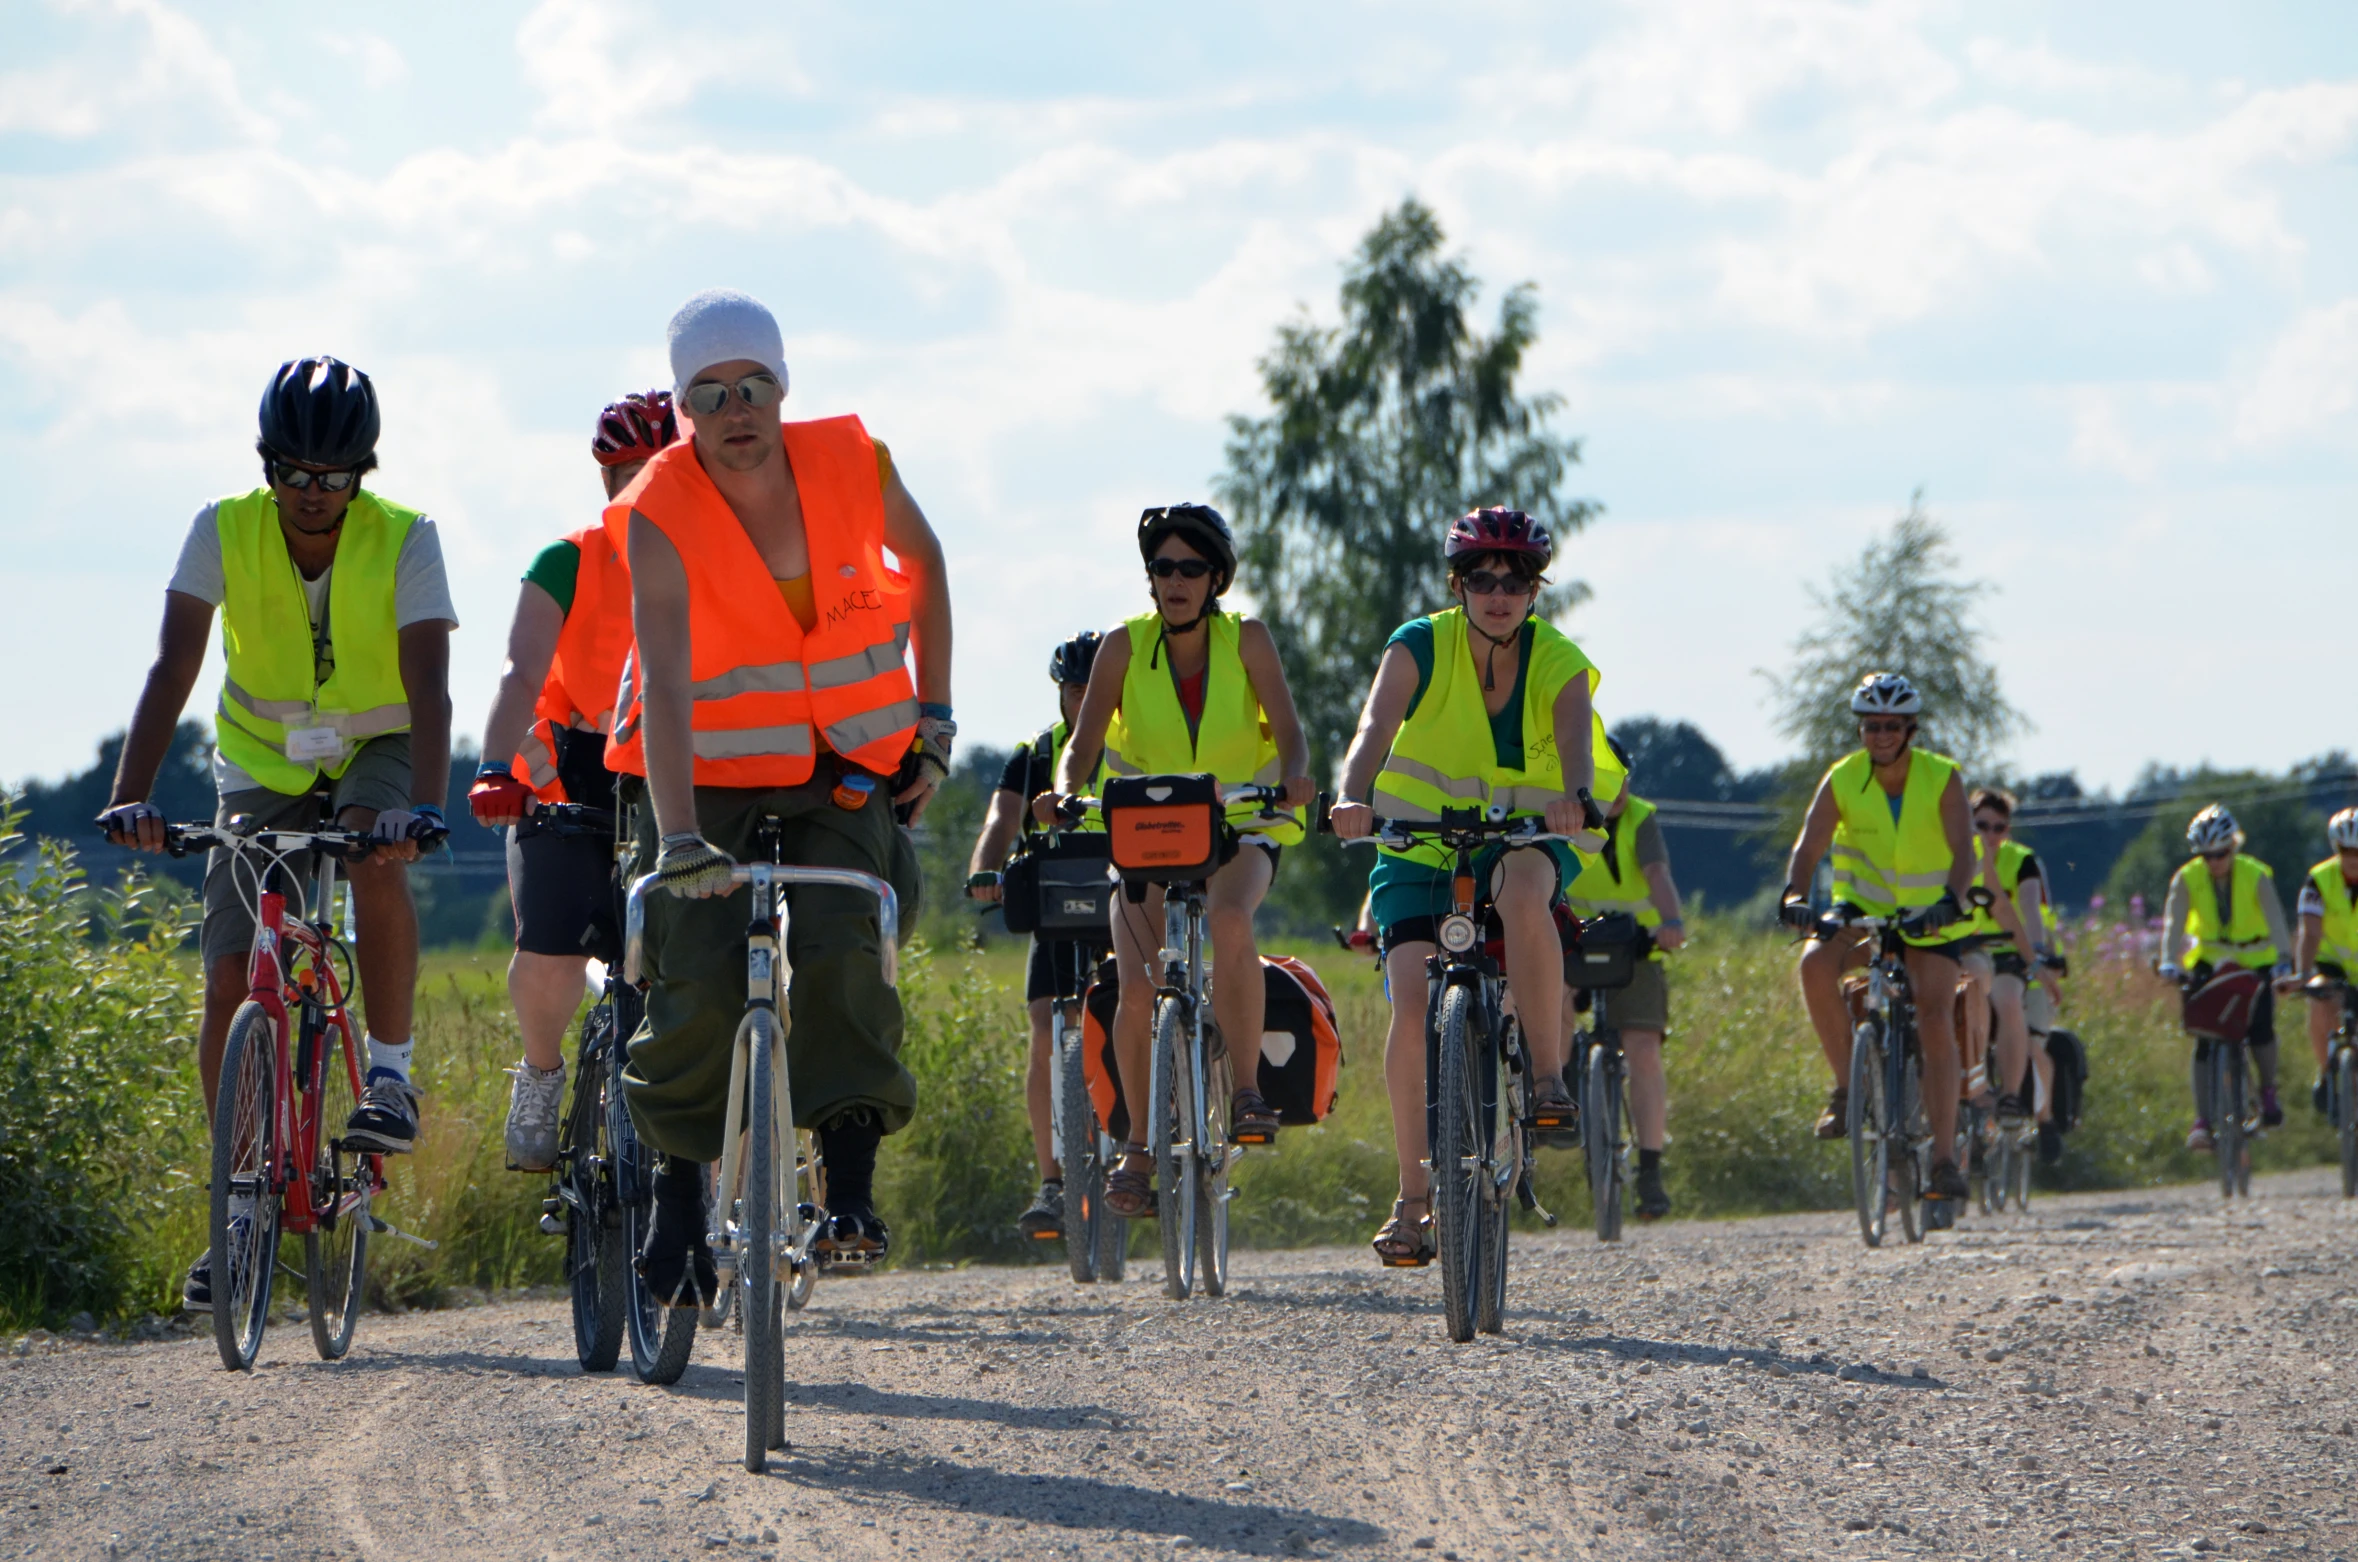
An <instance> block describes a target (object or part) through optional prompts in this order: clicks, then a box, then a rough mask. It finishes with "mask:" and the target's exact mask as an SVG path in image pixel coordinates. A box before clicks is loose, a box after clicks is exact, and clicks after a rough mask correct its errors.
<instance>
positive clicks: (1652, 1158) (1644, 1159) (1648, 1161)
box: [1638, 1149, 1662, 1172]
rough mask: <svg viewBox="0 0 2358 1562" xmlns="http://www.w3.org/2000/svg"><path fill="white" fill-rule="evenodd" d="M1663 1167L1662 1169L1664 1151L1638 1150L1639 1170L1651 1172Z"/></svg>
mask: <svg viewBox="0 0 2358 1562" xmlns="http://www.w3.org/2000/svg"><path fill="white" fill-rule="evenodd" d="M1661 1169H1662V1152H1661V1151H1660V1150H1645V1149H1641V1150H1639V1151H1638V1170H1639V1171H1642V1172H1649V1171H1650V1172H1658V1171H1660V1170H1661Z"/></svg>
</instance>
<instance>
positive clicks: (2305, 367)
mask: <svg viewBox="0 0 2358 1562" xmlns="http://www.w3.org/2000/svg"><path fill="white" fill-rule="evenodd" d="M2353 406H2358V298H2345V299H2343V300H2342V301H2341V302H2339V303H2337V304H2330V305H2327V306H2325V307H2324V308H2320V309H2311V310H2307V311H2305V312H2303V313H2302V314H2301V315H2300V317H2299V318H2297V319H2295V320H2294V321H2293V322H2292V324H2291V325H2290V326H2289V327H2287V328H2286V330H2285V332H2284V334H2283V335H2282V336H2280V337H2278V338H2277V339H2276V342H2275V343H2274V345H2272V346H2271V347H2270V348H2269V350H2268V354H2267V356H2266V358H2265V359H2263V360H2262V361H2261V363H2260V366H2259V369H2258V371H2257V373H2255V374H2254V375H2253V376H2252V379H2251V381H2250V383H2249V384H2248V385H2247V386H2245V387H2244V388H2243V391H2242V395H2241V396H2240V398H2239V399H2238V401H2237V404H2236V407H2235V439H2236V441H2237V443H2239V444H2242V445H2247V446H2267V445H2273V444H2279V443H2282V442H2284V441H2288V440H2294V439H2301V438H2305V437H2309V436H2312V435H2320V434H2324V433H2326V432H2327V431H2328V430H2330V429H2333V428H2334V427H2335V425H2337V424H2341V423H2344V422H2346V421H2348V419H2349V414H2350V410H2351V408H2352V407H2353Z"/></svg>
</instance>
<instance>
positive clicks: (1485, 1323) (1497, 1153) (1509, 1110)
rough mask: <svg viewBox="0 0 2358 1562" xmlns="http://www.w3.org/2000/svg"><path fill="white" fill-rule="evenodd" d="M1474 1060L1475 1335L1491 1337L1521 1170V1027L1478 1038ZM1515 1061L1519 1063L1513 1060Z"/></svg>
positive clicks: (1524, 1113) (1525, 1062)
mask: <svg viewBox="0 0 2358 1562" xmlns="http://www.w3.org/2000/svg"><path fill="white" fill-rule="evenodd" d="M1483 1040H1484V1045H1483V1046H1482V1048H1481V1049H1480V1052H1479V1054H1478V1055H1477V1058H1476V1062H1475V1077H1476V1078H1477V1079H1479V1080H1480V1081H1481V1082H1482V1086H1483V1094H1482V1101H1481V1110H1482V1146H1483V1151H1482V1163H1481V1165H1480V1167H1479V1168H1478V1180H1479V1184H1480V1187H1481V1190H1482V1238H1481V1242H1482V1289H1481V1291H1480V1293H1479V1294H1477V1295H1476V1297H1475V1298H1474V1332H1475V1333H1477V1334H1496V1333H1498V1332H1499V1331H1500V1330H1501V1329H1503V1328H1504V1327H1505V1326H1506V1284H1507V1238H1508V1235H1509V1230H1508V1226H1509V1222H1510V1220H1511V1219H1512V1217H1513V1214H1514V1197H1515V1183H1516V1179H1517V1178H1518V1177H1519V1176H1520V1175H1521V1173H1522V1170H1523V1155H1522V1149H1523V1125H1524V1123H1525V1121H1526V1120H1527V1119H1528V1116H1529V1111H1528V1108H1529V1103H1528V1102H1527V1101H1525V1100H1523V1099H1521V1097H1522V1095H1523V1092H1522V1091H1521V1090H1519V1089H1518V1088H1516V1080H1517V1077H1518V1076H1517V1074H1516V1072H1515V1070H1516V1069H1518V1068H1520V1069H1522V1070H1524V1073H1523V1074H1522V1075H1521V1077H1523V1078H1529V1077H1530V1075H1529V1066H1530V1062H1529V1060H1530V1053H1529V1052H1528V1051H1526V1050H1525V1048H1524V1046H1523V1037H1522V1032H1521V1029H1520V1027H1519V1026H1518V1025H1517V1023H1516V1022H1515V1021H1514V1020H1512V1019H1510V1020H1507V1021H1506V1022H1505V1023H1504V1024H1503V1025H1502V1026H1501V1027H1500V1028H1499V1029H1498V1030H1497V1031H1495V1032H1492V1033H1490V1034H1489V1035H1487V1036H1485V1037H1484V1038H1483ZM1517 1060H1519V1061H1517Z"/></svg>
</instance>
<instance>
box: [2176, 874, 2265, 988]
mask: <svg viewBox="0 0 2358 1562" xmlns="http://www.w3.org/2000/svg"><path fill="white" fill-rule="evenodd" d="M2178 878H2179V880H2180V881H2181V882H2183V883H2184V884H2185V886H2186V935H2187V937H2188V938H2189V939H2190V940H2191V941H2192V946H2193V947H2191V948H2189V949H2188V950H2187V951H2186V963H2187V964H2188V965H2199V964H2201V963H2203V962H2205V961H2208V962H2209V963H2210V964H2212V965H2214V966H2217V965H2226V964H2229V963H2230V962H2232V963H2233V964H2236V965H2241V966H2248V967H2250V968H2251V969H2253V970H2255V971H2261V970H2266V969H2267V968H2268V967H2270V966H2273V965H2274V964H2275V963H2276V960H2277V950H2276V940H2275V939H2274V938H2272V937H2270V936H2269V933H2268V916H2267V913H2266V912H2264V911H2262V910H2261V909H2260V885H2261V883H2262V881H2266V882H2267V883H2268V885H2269V887H2270V889H2269V892H2270V893H2271V894H2273V893H2274V892H2275V888H2274V887H2275V875H2274V874H2272V873H2270V872H2269V871H2268V865H2267V864H2266V863H2264V862H2262V861H2260V859H2259V858H2257V857H2252V856H2247V855H2246V854H2244V853H2242V852H2237V853H2236V854H2235V865H2234V867H2233V868H2232V869H2231V870H2230V877H2229V879H2228V884H2227V902H2228V905H2227V916H2226V917H2225V919H2224V920H2222V919H2221V918H2220V916H2219V896H2218V891H2217V889H2216V888H2215V887H2214V886H2213V884H2212V882H2211V870H2210V869H2209V868H2207V867H2205V866H2204V865H2203V860H2202V859H2201V858H2200V857H2197V858H2195V859H2194V860H2193V861H2191V862H2189V863H2187V864H2186V865H2185V866H2183V867H2181V868H2180V869H2179V870H2178Z"/></svg>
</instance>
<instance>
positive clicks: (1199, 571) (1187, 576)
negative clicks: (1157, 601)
mask: <svg viewBox="0 0 2358 1562" xmlns="http://www.w3.org/2000/svg"><path fill="white" fill-rule="evenodd" d="M1146 573H1148V574H1149V575H1152V576H1153V577H1154V578H1155V579H1157V580H1169V579H1170V578H1171V577H1172V576H1173V575H1176V576H1178V577H1179V578H1180V579H1181V580H1201V579H1203V578H1204V577H1205V576H1206V575H1209V574H1210V573H1212V566H1211V565H1209V564H1207V563H1205V562H1204V561H1203V560H1202V559H1148V560H1147V561H1146Z"/></svg>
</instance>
